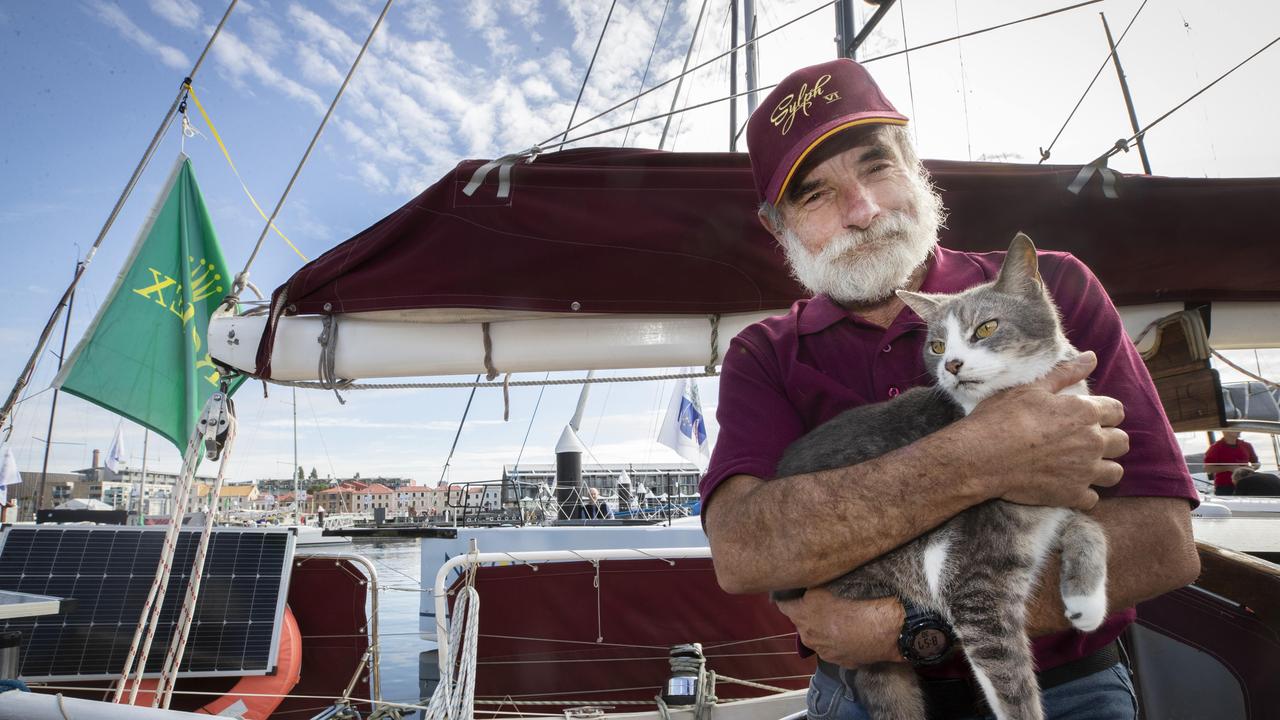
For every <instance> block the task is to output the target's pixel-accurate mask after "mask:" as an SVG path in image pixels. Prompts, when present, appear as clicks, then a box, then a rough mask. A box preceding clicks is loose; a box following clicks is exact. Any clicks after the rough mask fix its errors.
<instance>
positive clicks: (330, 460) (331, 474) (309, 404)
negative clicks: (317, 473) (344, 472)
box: [302, 393, 338, 478]
mask: <svg viewBox="0 0 1280 720" xmlns="http://www.w3.org/2000/svg"><path fill="white" fill-rule="evenodd" d="M302 397H303V399H304V400H306V401H307V407H308V408H310V410H311V420H312V421H313V422H315V424H316V434H317V435H319V436H320V447H321V448H322V449H323V450H324V459H325V462H327V463H329V477H331V478H337V477H338V471H337V469H335V468H334V467H333V458H332V457H330V456H329V444H328V443H326V442H325V441H324V431H322V430H321V429H320V418H319V416H317V415H316V406H315V405H314V404H312V402H311V395H309V394H307V393H303V394H302Z"/></svg>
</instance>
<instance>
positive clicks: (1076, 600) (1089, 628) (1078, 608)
mask: <svg viewBox="0 0 1280 720" xmlns="http://www.w3.org/2000/svg"><path fill="white" fill-rule="evenodd" d="M1062 604H1063V605H1064V606H1065V607H1066V609H1067V612H1066V615H1067V619H1068V620H1070V621H1071V624H1072V625H1073V626H1074V627H1075V628H1076V629H1078V630H1083V631H1084V632H1093V631H1094V630H1097V629H1098V626H1099V625H1101V624H1102V621H1103V620H1104V619H1106V617H1107V589H1106V587H1105V586H1103V587H1099V588H1098V589H1097V590H1095V591H1094V592H1091V593H1089V594H1088V595H1072V596H1070V597H1063V598H1062Z"/></svg>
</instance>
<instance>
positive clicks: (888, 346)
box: [881, 345, 893, 352]
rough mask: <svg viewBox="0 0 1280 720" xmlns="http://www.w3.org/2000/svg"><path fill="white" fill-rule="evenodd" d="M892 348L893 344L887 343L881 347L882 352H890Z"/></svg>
mask: <svg viewBox="0 0 1280 720" xmlns="http://www.w3.org/2000/svg"><path fill="white" fill-rule="evenodd" d="M892 349H893V346H892V345H885V346H884V347H883V348H881V352H889V351H890V350H892Z"/></svg>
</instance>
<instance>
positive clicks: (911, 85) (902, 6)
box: [898, 0, 920, 147]
mask: <svg viewBox="0 0 1280 720" xmlns="http://www.w3.org/2000/svg"><path fill="white" fill-rule="evenodd" d="M906 3H907V0H898V19H899V20H901V21H902V47H910V46H911V43H910V41H908V40H907V4H906ZM905 59H906V61H907V95H908V97H910V98H911V101H910V102H911V117H914V118H916V121H917V122H913V123H911V136H912V138H913V139H914V141H915V145H916V146H917V147H919V145H920V123H919V120H920V118H919V117H917V116H916V83H915V80H914V79H912V76H911V55H907V57H906V58H905Z"/></svg>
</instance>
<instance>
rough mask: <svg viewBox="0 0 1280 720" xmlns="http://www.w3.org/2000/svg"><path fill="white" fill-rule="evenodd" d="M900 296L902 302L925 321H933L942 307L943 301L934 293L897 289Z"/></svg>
mask: <svg viewBox="0 0 1280 720" xmlns="http://www.w3.org/2000/svg"><path fill="white" fill-rule="evenodd" d="M895 292H897V293H898V297H899V298H900V299H901V300H902V302H904V303H906V304H907V307H909V308H911V309H912V310H914V311H915V312H916V314H917V315H919V316H920V319H921V320H924V321H925V322H933V317H934V316H935V315H937V314H938V308H940V307H942V302H941V301H940V300H939V299H938V298H937V297H936V296H934V295H925V294H924V293H918V292H911V291H910V290H896V291H895Z"/></svg>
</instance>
